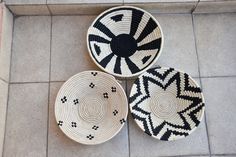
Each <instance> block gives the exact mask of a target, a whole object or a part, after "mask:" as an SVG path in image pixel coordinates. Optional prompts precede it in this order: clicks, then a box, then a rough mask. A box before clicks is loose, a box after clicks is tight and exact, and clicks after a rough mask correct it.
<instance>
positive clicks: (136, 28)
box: [87, 6, 164, 77]
mask: <svg viewBox="0 0 236 157" xmlns="http://www.w3.org/2000/svg"><path fill="white" fill-rule="evenodd" d="M163 41H164V39H163V33H162V29H161V26H160V24H159V23H158V21H157V20H156V19H155V18H154V17H153V16H152V15H151V14H149V13H148V12H146V11H145V10H143V9H140V8H137V7H131V6H119V7H114V8H111V9H109V10H106V11H105V12H103V13H101V14H100V15H99V16H98V17H97V18H96V19H95V20H94V22H93V23H92V24H91V26H90V27H89V29H88V33H87V47H88V50H89V54H90V56H91V57H92V59H93V61H94V62H95V63H96V64H97V65H98V66H99V67H100V68H101V69H102V70H104V71H106V72H108V73H110V74H112V75H115V76H118V77H135V76H137V75H139V74H141V73H143V72H144V71H145V70H147V69H148V68H150V67H151V66H152V65H153V64H154V63H155V62H156V61H157V59H158V57H159V56H160V54H161V50H162V47H163Z"/></svg>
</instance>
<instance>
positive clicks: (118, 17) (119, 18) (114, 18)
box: [111, 14, 124, 22]
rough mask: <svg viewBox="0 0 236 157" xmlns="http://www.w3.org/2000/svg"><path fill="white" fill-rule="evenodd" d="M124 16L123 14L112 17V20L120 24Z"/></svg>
mask: <svg viewBox="0 0 236 157" xmlns="http://www.w3.org/2000/svg"><path fill="white" fill-rule="evenodd" d="M123 16H124V15H123V14H119V15H115V16H112V17H111V19H112V20H114V21H115V22H119V21H121V20H122V17H123Z"/></svg>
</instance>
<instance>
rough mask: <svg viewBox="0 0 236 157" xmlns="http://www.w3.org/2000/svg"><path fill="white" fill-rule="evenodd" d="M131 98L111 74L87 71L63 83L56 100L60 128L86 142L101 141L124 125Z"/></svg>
mask: <svg viewBox="0 0 236 157" xmlns="http://www.w3.org/2000/svg"><path fill="white" fill-rule="evenodd" d="M127 114H128V102H127V98H126V95H125V92H124V90H123V88H122V86H121V85H120V84H119V83H118V82H117V81H116V80H115V78H114V77H113V76H111V75H108V74H106V73H103V72H99V71H84V72H81V73H78V74H77V75H74V76H72V77H71V78H70V79H69V80H68V81H67V82H65V83H64V84H63V86H62V87H61V89H60V90H59V92H58V95H57V98H56V102H55V116H56V120H57V123H58V126H59V127H60V129H61V130H62V131H63V132H64V133H65V134H66V135H67V136H68V137H69V138H71V139H73V140H75V141H77V142H79V143H82V144H88V145H93V144H99V143H103V142H105V141H107V140H109V139H111V138H112V137H114V136H115V135H116V134H117V133H118V132H119V131H120V130H121V128H122V127H123V125H124V123H125V121H126V118H127Z"/></svg>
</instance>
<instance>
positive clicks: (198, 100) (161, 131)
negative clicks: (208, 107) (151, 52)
mask: <svg viewBox="0 0 236 157" xmlns="http://www.w3.org/2000/svg"><path fill="white" fill-rule="evenodd" d="M129 105H130V111H131V114H132V116H133V118H134V120H135V121H136V123H137V124H138V126H139V127H140V128H141V129H142V130H143V131H144V132H145V133H147V134H148V135H150V136H152V137H154V138H157V139H160V140H165V141H171V140H177V139H181V138H184V137H186V136H188V135H189V134H191V133H192V132H193V131H194V130H195V129H196V128H197V126H198V125H199V123H200V122H201V120H202V118H203V115H204V109H205V106H204V98H203V95H202V92H201V89H200V87H199V86H198V85H197V83H196V82H195V81H194V80H193V79H192V78H191V77H190V76H189V75H188V74H186V73H184V72H180V71H177V70H175V69H173V68H153V69H149V70H147V72H145V73H143V74H142V75H141V76H139V78H138V79H137V80H136V81H135V82H134V84H133V86H132V89H131V92H130V96H129Z"/></svg>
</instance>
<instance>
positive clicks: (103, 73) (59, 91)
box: [54, 70, 129, 145]
mask: <svg viewBox="0 0 236 157" xmlns="http://www.w3.org/2000/svg"><path fill="white" fill-rule="evenodd" d="M91 72H97V73H101V74H102V75H104V76H106V77H110V78H111V79H113V80H114V83H116V85H117V86H119V88H120V89H121V94H122V96H123V97H124V100H125V104H126V105H127V106H126V107H125V113H124V115H125V116H124V119H125V120H126V121H127V117H128V112H129V109H128V100H127V96H126V93H125V90H124V89H123V87H122V85H121V84H120V83H119V82H118V81H117V80H116V79H115V77H114V76H112V75H110V74H107V73H105V72H102V71H98V70H86V71H83V72H79V73H77V74H75V75H73V76H71V77H70V78H69V79H68V80H67V81H65V82H64V83H63V84H62V85H61V87H60V89H59V90H58V92H57V96H56V99H55V101H54V116H55V121H56V123H57V122H58V120H59V119H58V117H57V116H56V103H57V100H58V98H59V93H61V91H62V89H63V87H64V85H65V84H66V83H67V82H69V81H71V80H72V79H73V78H74V77H76V76H78V75H81V74H84V73H91ZM124 125H125V123H123V124H121V125H120V127H119V129H117V131H116V132H114V134H113V135H112V136H110V137H109V138H107V139H106V140H103V141H100V142H92V143H84V142H80V141H77V140H76V139H74V138H72V137H70V135H68V134H66V133H65V132H64V131H63V129H62V128H61V127H59V128H60V130H61V131H62V132H63V134H64V135H66V136H67V137H68V138H69V139H71V140H73V141H75V142H77V143H80V144H83V145H97V144H102V143H105V142H107V141H109V140H110V139H112V138H113V137H115V136H116V135H117V134H118V133H119V132H120V131H121V129H122V128H123V127H124Z"/></svg>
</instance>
